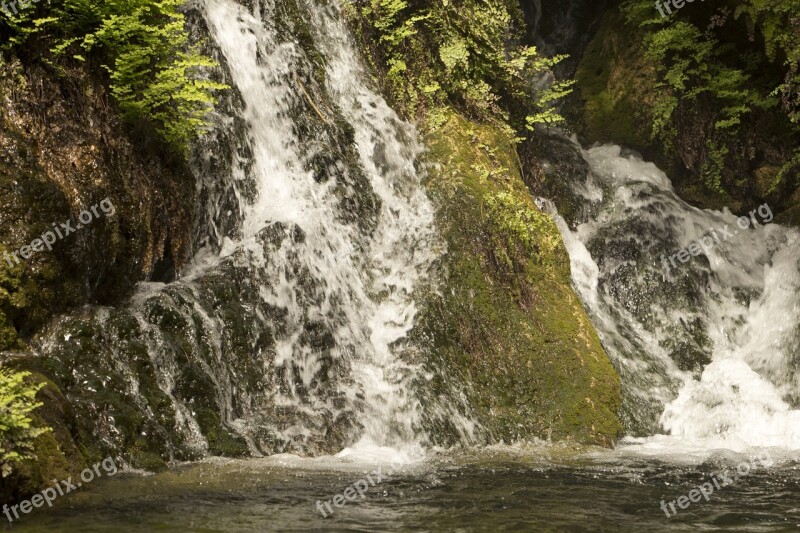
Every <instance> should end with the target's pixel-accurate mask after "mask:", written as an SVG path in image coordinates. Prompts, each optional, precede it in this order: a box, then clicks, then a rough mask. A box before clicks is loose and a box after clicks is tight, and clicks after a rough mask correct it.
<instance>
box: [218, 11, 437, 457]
mask: <svg viewBox="0 0 800 533" xmlns="http://www.w3.org/2000/svg"><path fill="white" fill-rule="evenodd" d="M256 5H257V6H258V4H256ZM305 7H306V9H307V10H308V13H309V14H310V16H311V17H312V18H313V22H311V24H310V26H312V27H313V28H314V30H315V31H317V32H318V35H317V36H316V46H317V48H318V49H319V50H321V51H323V52H324V54H325V57H326V60H327V73H326V74H327V78H326V81H327V90H328V91H329V93H330V94H331V96H332V98H333V100H334V101H335V103H336V105H337V106H338V107H339V108H340V110H341V112H342V114H343V116H344V118H345V119H346V120H347V121H348V122H349V123H350V124H351V125H352V127H353V128H354V130H355V142H356V145H357V150H358V156H359V159H360V164H361V166H362V167H363V170H364V171H365V173H366V174H367V177H368V178H369V183H370V184H371V186H372V189H373V191H374V193H375V194H376V195H377V197H378V198H379V200H380V203H381V206H380V211H379V216H378V223H377V227H376V230H375V231H374V233H372V234H371V235H362V234H361V232H360V231H359V228H358V227H357V226H355V225H353V224H350V223H347V222H344V221H342V217H341V216H340V210H342V209H344V208H345V207H343V206H342V205H341V203H340V202H341V201H340V198H339V197H338V196H337V194H335V188H336V186H337V183H336V180H335V179H334V180H330V181H328V182H327V183H322V184H321V183H317V182H315V180H314V179H313V175H312V173H311V172H307V171H304V170H303V163H304V158H308V157H310V156H311V155H313V154H314V153H315V151H319V150H325V149H326V147H325V145H323V144H320V146H303V147H300V146H298V139H297V137H296V135H295V134H294V131H293V123H292V120H291V118H290V117H291V113H290V112H291V108H292V106H293V105H297V104H298V103H302V102H298V100H302V99H303V98H312V99H313V95H310V94H309V96H306V95H305V94H304V92H303V91H306V92H308V91H309V89H307V88H306V87H302V88H301V89H300V90H298V88H300V85H301V82H295V78H294V76H296V73H297V71H298V65H299V64H300V62H301V61H302V58H301V56H302V51H301V50H300V49H299V48H298V46H297V45H296V44H294V43H287V42H283V43H281V42H278V41H277V37H276V33H275V31H274V29H273V28H270V27H269V19H270V13H271V12H272V11H274V5H273V4H271V3H270V2H266V3H265V4H264V5H262V6H258V7H257V9H260V10H261V12H262V13H265V15H264V19H265V21H266V22H265V21H264V20H262V19H261V17H260V16H257V15H254V14H253V13H251V12H250V11H249V10H247V9H246V8H244V7H242V6H241V5H239V4H237V3H235V2H232V1H229V0H208V1H207V2H206V3H205V12H206V17H207V20H208V22H209V26H210V30H211V34H212V35H213V37H214V39H215V41H216V43H217V44H218V46H219V47H220V48H221V50H222V53H223V54H224V57H225V59H226V62H227V65H228V67H229V68H230V71H231V74H232V76H233V79H234V83H235V86H236V88H237V89H238V90H239V91H240V93H241V95H242V98H243V100H244V102H245V106H246V109H245V117H244V118H245V119H246V120H247V123H248V125H249V132H250V135H251V136H252V145H253V147H254V160H255V165H254V169H253V170H254V178H255V180H256V182H257V188H258V199H257V201H256V202H255V203H254V204H253V205H250V206H248V208H247V215H246V217H245V222H244V232H243V238H242V239H241V241H238V242H230V241H229V242H228V243H227V245H226V246H225V248H224V250H223V252H222V255H223V256H230V255H234V254H236V253H238V252H240V251H241V250H243V249H246V250H248V252H249V253H248V257H249V258H250V259H249V260H251V261H253V263H254V264H255V265H257V267H258V268H259V270H260V272H261V273H262V275H263V276H265V278H266V279H265V280H264V283H263V285H262V286H263V289H262V297H263V298H264V299H265V300H266V301H267V302H268V303H270V304H271V305H273V306H275V307H278V308H282V309H286V310H287V311H288V313H289V320H288V322H289V323H290V324H292V325H293V327H292V329H291V330H290V331H288V332H287V334H285V335H283V336H281V337H280V338H277V339H276V341H277V343H278V349H277V352H278V353H277V358H276V365H277V366H284V367H286V368H288V369H291V370H292V371H293V372H297V373H299V374H300V376H302V381H303V384H304V385H305V386H306V387H309V388H311V387H313V382H314V379H315V377H316V374H317V373H318V372H319V370H320V362H319V360H318V354H317V353H315V352H314V351H313V350H311V349H310V348H309V347H307V346H303V345H302V344H300V343H298V342H297V340H298V339H299V338H300V336H301V335H302V334H303V332H304V326H305V324H306V322H308V321H309V320H314V321H322V322H324V323H327V324H333V329H334V335H333V336H334V338H335V341H336V348H335V349H334V352H335V353H334V354H333V357H335V358H345V359H348V360H350V361H351V362H352V367H351V369H352V378H353V381H354V383H353V384H352V386H350V387H348V388H346V390H344V391H343V392H344V394H345V395H346V396H347V397H348V399H349V400H350V401H351V402H353V403H354V404H357V405H359V406H360V407H361V408H362V409H363V412H362V413H361V415H359V422H360V423H361V424H362V425H363V427H364V432H363V437H362V439H361V442H360V443H359V444H358V445H356V448H358V447H359V446H361V447H367V448H369V447H374V448H375V449H379V450H380V449H383V448H384V447H397V448H402V447H407V446H410V445H412V444H413V443H415V442H416V441H417V439H418V438H419V437H418V436H417V431H418V428H417V421H418V414H417V401H416V399H415V398H414V397H413V395H412V394H411V392H410V391H411V387H410V386H409V381H410V380H411V379H412V378H413V376H414V374H415V372H416V368H415V367H414V366H413V365H411V364H409V363H406V362H404V360H403V357H401V356H400V354H399V353H398V350H397V349H394V348H392V345H393V343H395V342H396V341H398V340H400V339H402V338H403V337H404V336H405V335H406V334H407V332H408V331H409V330H410V329H411V327H412V326H413V321H414V317H415V314H416V307H415V304H414V299H413V293H414V291H415V289H416V288H417V287H418V286H419V285H420V283H421V282H422V281H423V280H424V278H425V275H426V272H427V271H428V269H429V266H430V263H431V261H432V260H433V259H434V250H435V248H436V242H435V238H434V230H433V210H432V208H431V205H430V203H429V201H428V199H427V197H426V196H425V193H424V191H423V189H422V188H421V185H420V177H419V176H418V174H417V172H416V170H415V167H414V163H415V161H416V159H417V157H418V155H419V154H420V151H421V147H420V145H419V143H418V142H417V140H416V134H415V131H414V130H413V128H412V127H411V126H410V125H408V124H406V123H404V122H403V121H401V120H400V119H399V118H398V117H397V115H396V114H395V113H394V112H393V111H392V110H391V109H390V108H389V107H388V105H387V104H386V102H385V101H384V100H383V99H382V98H381V97H380V96H378V95H377V94H376V93H375V92H373V91H372V90H371V89H370V88H369V85H370V83H369V80H368V78H367V76H366V75H365V74H364V72H363V70H362V68H361V66H360V65H359V63H358V60H357V55H356V53H355V50H354V49H353V46H352V44H351V42H350V37H349V36H348V34H347V32H346V30H345V28H344V27H343V25H342V23H341V22H340V20H339V16H338V9H337V8H336V7H335V6H333V5H331V6H329V8H328V9H327V10H325V9H323V8H321V7H320V6H319V5H318V4H317V3H316V2H308V3H307V4H306V5H305ZM329 111H330V110H328V109H324V108H323V109H321V110H320V112H321V113H323V114H327V113H328V112H329ZM332 118H333V117H332V116H327V117H326V116H324V115H323V119H327V120H330V119H332ZM340 165H341V166H340V168H339V169H338V170H337V171H336V173H338V174H339V175H343V174H344V172H346V171H347V170H346V169H345V168H344V165H343V164H341V163H340ZM276 222H281V223H284V224H286V225H287V226H289V227H292V226H296V227H298V228H300V229H302V231H303V233H304V235H305V239H304V241H303V242H302V243H298V242H291V240H290V239H288V238H287V239H286V240H285V241H284V243H283V245H282V246H281V248H280V249H279V250H278V252H277V253H276V254H272V255H270V256H269V257H264V256H263V255H264V252H263V248H262V247H261V245H260V243H259V240H258V238H257V237H258V235H259V233H260V232H261V231H262V230H263V229H264V228H265V227H268V226H270V225H273V224H274V223H276ZM298 265H299V268H300V269H302V270H303V271H304V272H307V275H309V276H311V278H312V279H314V280H317V281H318V283H315V285H316V288H315V291H316V294H314V297H313V298H311V299H309V301H299V300H300V298H299V295H298V287H297V283H298V282H297V276H296V275H295V274H294V273H295V272H296V271H297V270H298ZM278 402H279V403H282V404H286V405H293V406H301V404H302V402H301V401H300V400H299V398H298V394H297V392H296V391H295V390H288V391H283V393H282V394H281V397H280V398H278ZM302 407H303V408H304V409H307V410H308V411H309V412H315V411H318V410H320V408H321V407H322V408H323V409H322V410H327V411H331V410H334V409H333V408H332V407H331V406H330V405H326V406H320V405H313V404H312V405H302ZM289 431H290V432H291V431H295V432H300V433H302V432H304V431H308V430H307V428H303V427H295V428H292V429H290V430H289ZM286 437H287V438H292V437H293V435H289V434H287V435H286Z"/></svg>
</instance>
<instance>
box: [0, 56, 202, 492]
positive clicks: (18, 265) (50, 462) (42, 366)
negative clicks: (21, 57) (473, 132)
mask: <svg viewBox="0 0 800 533" xmlns="http://www.w3.org/2000/svg"><path fill="white" fill-rule="evenodd" d="M0 90H1V91H2V94H3V96H4V97H3V99H2V103H1V104H0V106H1V109H0V114H1V116H0V227H2V230H1V231H0V362H2V363H3V364H4V365H8V366H11V367H14V368H20V369H26V370H31V371H33V372H34V375H33V377H32V379H36V380H37V381H44V382H45V383H47V386H46V387H45V388H44V389H43V390H42V391H41V392H40V393H39V399H40V401H42V402H43V403H44V407H43V408H42V409H40V410H39V412H38V414H37V416H36V418H35V420H34V422H35V423H36V424H37V425H47V426H49V427H51V428H53V431H52V432H50V433H46V434H44V435H42V436H40V437H39V438H38V439H37V441H36V454H37V460H36V461H31V462H28V463H26V464H23V465H22V466H21V467H20V468H19V469H18V470H17V471H16V472H15V474H14V475H13V476H12V477H11V478H9V479H6V480H3V483H2V485H0V487H1V488H0V492H2V493H3V495H4V496H5V497H11V496H14V495H16V496H21V495H23V494H30V493H32V492H35V491H37V490H38V487H40V486H41V485H42V484H43V483H48V482H49V481H50V480H51V479H53V478H58V479H61V478H64V477H66V476H67V475H69V474H70V473H72V474H75V473H77V472H79V471H80V468H82V465H83V463H84V460H85V459H87V458H89V457H93V458H95V459H98V457H94V456H95V455H96V454H95V453H94V452H93V451H92V448H91V443H92V440H93V438H92V435H91V431H88V428H84V430H83V431H85V432H86V433H84V434H83V435H84V437H85V438H84V439H82V440H81V439H78V441H77V442H78V443H80V444H78V445H76V443H75V441H74V439H75V438H76V437H78V436H79V435H81V434H82V433H81V431H82V430H81V429H80V427H79V425H78V424H77V421H76V418H75V416H76V412H75V409H74V408H73V403H72V401H71V400H70V398H69V397H68V396H65V394H64V393H62V390H61V387H63V386H64V384H65V383H64V382H63V381H61V380H59V379H57V372H55V371H54V367H53V365H54V364H57V363H59V362H56V361H52V360H51V361H47V360H42V359H40V358H39V357H37V356H35V355H33V354H30V353H25V352H24V350H26V349H27V346H28V343H29V342H30V341H31V339H32V338H33V337H34V335H35V334H37V333H38V332H39V331H40V330H41V329H42V328H43V327H45V326H46V324H47V323H48V322H49V321H50V320H51V319H52V317H54V316H57V315H59V314H61V313H66V312H69V311H70V310H73V309H75V308H77V307H79V306H82V305H84V304H102V305H114V304H117V303H119V302H121V301H122V300H123V299H124V298H126V297H127V296H128V295H129V294H130V292H131V290H132V289H133V286H134V285H135V284H136V283H137V282H138V281H140V280H143V279H159V280H169V279H171V278H172V277H173V276H174V273H175V271H176V270H177V269H178V268H180V267H181V266H182V264H183V263H184V261H185V260H186V257H187V255H188V252H189V246H190V236H191V233H190V231H191V227H192V219H193V217H194V206H195V204H196V199H195V187H194V177H193V176H192V175H191V173H190V172H189V170H188V167H187V165H186V164H185V163H184V162H183V161H182V158H180V157H175V156H172V155H171V154H169V153H168V152H164V151H163V149H162V148H161V147H159V146H154V145H152V144H150V143H149V142H148V141H147V140H146V139H147V138H148V135H147V132H146V129H145V128H144V127H143V126H142V127H140V128H138V129H135V130H132V129H130V128H125V127H123V125H122V124H120V123H119V121H118V120H117V118H116V116H115V114H114V112H113V110H112V108H111V105H110V103H109V101H108V96H107V93H106V92H105V90H104V88H103V86H102V84H101V83H99V82H98V81H97V80H95V79H93V78H92V77H91V76H89V75H88V74H87V73H86V72H83V71H68V72H66V73H64V74H63V75H62V76H61V77H56V76H54V75H53V74H52V73H51V72H49V71H47V70H45V69H44V68H42V67H40V66H31V65H27V66H23V65H22V64H21V63H20V62H19V61H18V60H15V59H11V60H9V61H6V62H5V63H4V65H3V67H2V70H0ZM92 207H94V211H92ZM89 215H91V216H89ZM81 216H83V222H81ZM65 225H66V226H69V229H67V228H65V227H64V226H65ZM73 230H74V231H73ZM48 232H49V235H52V236H53V237H51V239H52V240H53V241H54V242H52V243H48V244H49V248H51V249H47V248H48V246H45V245H44V244H43V243H41V242H39V243H38V244H37V241H36V239H37V238H38V239H41V238H42V236H43V235H44V234H46V233H48ZM31 248H33V249H31ZM35 248H38V251H36V250H35ZM25 255H27V256H28V258H27V259H25V257H24V256H25ZM21 350H22V352H20V351H21ZM88 364H89V365H94V364H96V362H95V361H92V362H90V363H88ZM97 366H98V367H99V365H97ZM71 370H72V369H71V368H69V369H68V368H64V372H65V373H69V372H70V371H71ZM56 381H58V382H59V383H58V384H57V383H56ZM75 390H76V391H78V390H81V389H80V386H77V387H76V389H75ZM65 392H69V391H65ZM95 422H97V421H96V420H95ZM99 458H100V459H102V457H99Z"/></svg>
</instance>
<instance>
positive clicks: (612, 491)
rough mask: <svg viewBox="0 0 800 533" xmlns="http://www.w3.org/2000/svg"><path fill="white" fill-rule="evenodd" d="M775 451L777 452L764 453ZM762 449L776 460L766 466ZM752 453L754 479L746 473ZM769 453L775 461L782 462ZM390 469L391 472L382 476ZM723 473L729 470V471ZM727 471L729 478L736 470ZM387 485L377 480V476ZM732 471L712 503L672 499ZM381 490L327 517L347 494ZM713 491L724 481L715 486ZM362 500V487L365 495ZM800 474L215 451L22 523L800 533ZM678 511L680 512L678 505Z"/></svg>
mask: <svg viewBox="0 0 800 533" xmlns="http://www.w3.org/2000/svg"><path fill="white" fill-rule="evenodd" d="M765 453H766V454H767V455H766V456H765V455H764V454H765ZM755 457H761V458H765V457H769V459H770V461H772V462H774V464H772V466H770V467H768V468H765V467H763V466H762V465H761V463H760V462H759V459H754V458H755ZM743 461H752V462H751V465H755V466H754V467H751V470H750V472H749V473H748V474H747V475H745V476H738V477H737V474H736V473H735V472H736V468H737V466H739V465H740V464H741V463H742V462H743ZM770 461H767V462H770ZM378 468H380V469H381V472H380V474H377V475H376V473H375V471H376V470H377V469H378ZM720 473H722V474H723V475H721V474H720ZM726 473H727V474H726ZM367 475H370V477H371V478H372V481H376V480H378V478H380V477H382V479H380V480H379V481H378V482H376V483H375V485H374V486H372V485H371V484H370V483H369V481H367V477H366V476H367ZM725 475H727V477H728V479H729V480H730V484H729V485H728V486H725V487H721V488H720V489H719V490H717V489H716V488H714V489H713V490H714V492H713V493H711V494H710V495H709V501H708V502H706V501H705V499H703V498H701V499H700V501H699V502H697V503H692V502H689V504H688V507H687V508H686V509H683V510H681V509H679V508H677V507H676V509H677V511H678V512H677V514H673V513H671V511H670V514H671V516H670V517H669V518H668V517H667V516H666V513H665V512H664V511H663V510H662V509H661V507H660V505H661V501H662V500H665V504H666V505H668V504H669V502H670V501H671V500H676V504H675V505H676V506H677V499H678V497H680V496H683V495H687V498H688V495H689V493H690V491H691V490H692V489H696V488H697V487H699V486H702V485H703V483H711V482H712V481H713V479H717V480H718V482H719V483H720V484H722V483H723V482H724V477H725ZM360 480H363V481H364V483H365V484H367V485H369V488H368V489H367V490H362V492H363V493H364V498H363V499H362V498H361V497H360V496H359V495H358V493H355V494H354V495H353V496H352V497H353V498H354V501H349V502H347V503H346V504H344V505H342V506H341V507H339V508H337V507H335V506H334V505H333V503H331V506H332V509H333V511H334V512H333V514H332V515H329V516H327V517H323V516H322V513H321V512H320V511H319V509H318V507H317V501H320V504H321V506H322V509H323V511H326V514H328V513H327V510H326V509H325V506H324V502H325V501H326V500H333V498H334V496H336V495H337V494H341V493H343V492H344V491H345V490H346V489H347V488H348V487H350V486H352V485H354V484H357V483H358V482H359V481H360ZM712 486H713V485H712ZM351 494H353V493H351ZM798 502H800V468H798V463H797V462H796V461H793V460H791V459H790V458H789V457H787V455H786V454H781V453H779V452H778V451H777V450H766V449H763V450H760V451H757V452H756V451H753V452H752V453H745V454H733V453H731V452H724V451H717V452H710V451H707V450H706V451H700V450H698V451H691V450H685V451H683V452H682V453H680V454H676V453H673V454H669V453H665V452H664V449H663V448H662V449H659V445H658V444H657V443H654V442H652V441H651V442H647V443H642V442H639V443H637V442H636V441H628V443H627V444H625V445H623V446H621V447H619V448H618V449H617V450H614V451H609V450H600V449H593V448H573V447H568V446H563V445H560V446H555V445H536V446H515V447H508V446H494V447H489V448H482V449H479V450H471V451H470V450H462V451H459V452H458V453H453V452H440V453H430V454H429V456H428V457H427V458H426V459H425V460H423V461H417V462H411V463H406V464H403V465H399V464H397V463H388V462H386V461H378V462H370V461H363V460H362V461H359V462H350V461H349V459H348V458H347V457H327V458H324V457H323V458H316V459H301V458H298V457H295V456H290V455H281V456H273V457H270V458H265V459H250V460H235V461H233V460H224V459H211V460H208V461H205V462H201V463H192V464H186V465H184V466H180V467H177V468H175V469H173V470H171V471H169V472H165V473H161V474H157V475H142V474H137V473H124V472H119V473H118V474H117V475H116V476H114V477H112V478H101V479H98V480H96V481H94V482H92V483H91V484H88V485H87V486H86V487H84V488H82V489H80V491H78V492H76V493H73V494H68V495H66V496H64V497H62V498H60V499H59V500H58V501H57V502H56V503H55V504H54V507H53V508H52V509H47V508H41V509H34V511H33V512H32V513H31V514H29V515H26V516H25V517H24V518H23V519H21V520H19V521H18V523H16V524H15V526H14V528H13V529H14V530H15V531H64V532H77V531H182V532H183V531H187V532H189V531H191V532H212V531H225V532H237V531H241V532H245V531H247V532H249V531H722V530H725V531H748V532H750V531H796V530H797V529H798V528H800V505H798ZM667 508H668V507H667Z"/></svg>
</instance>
